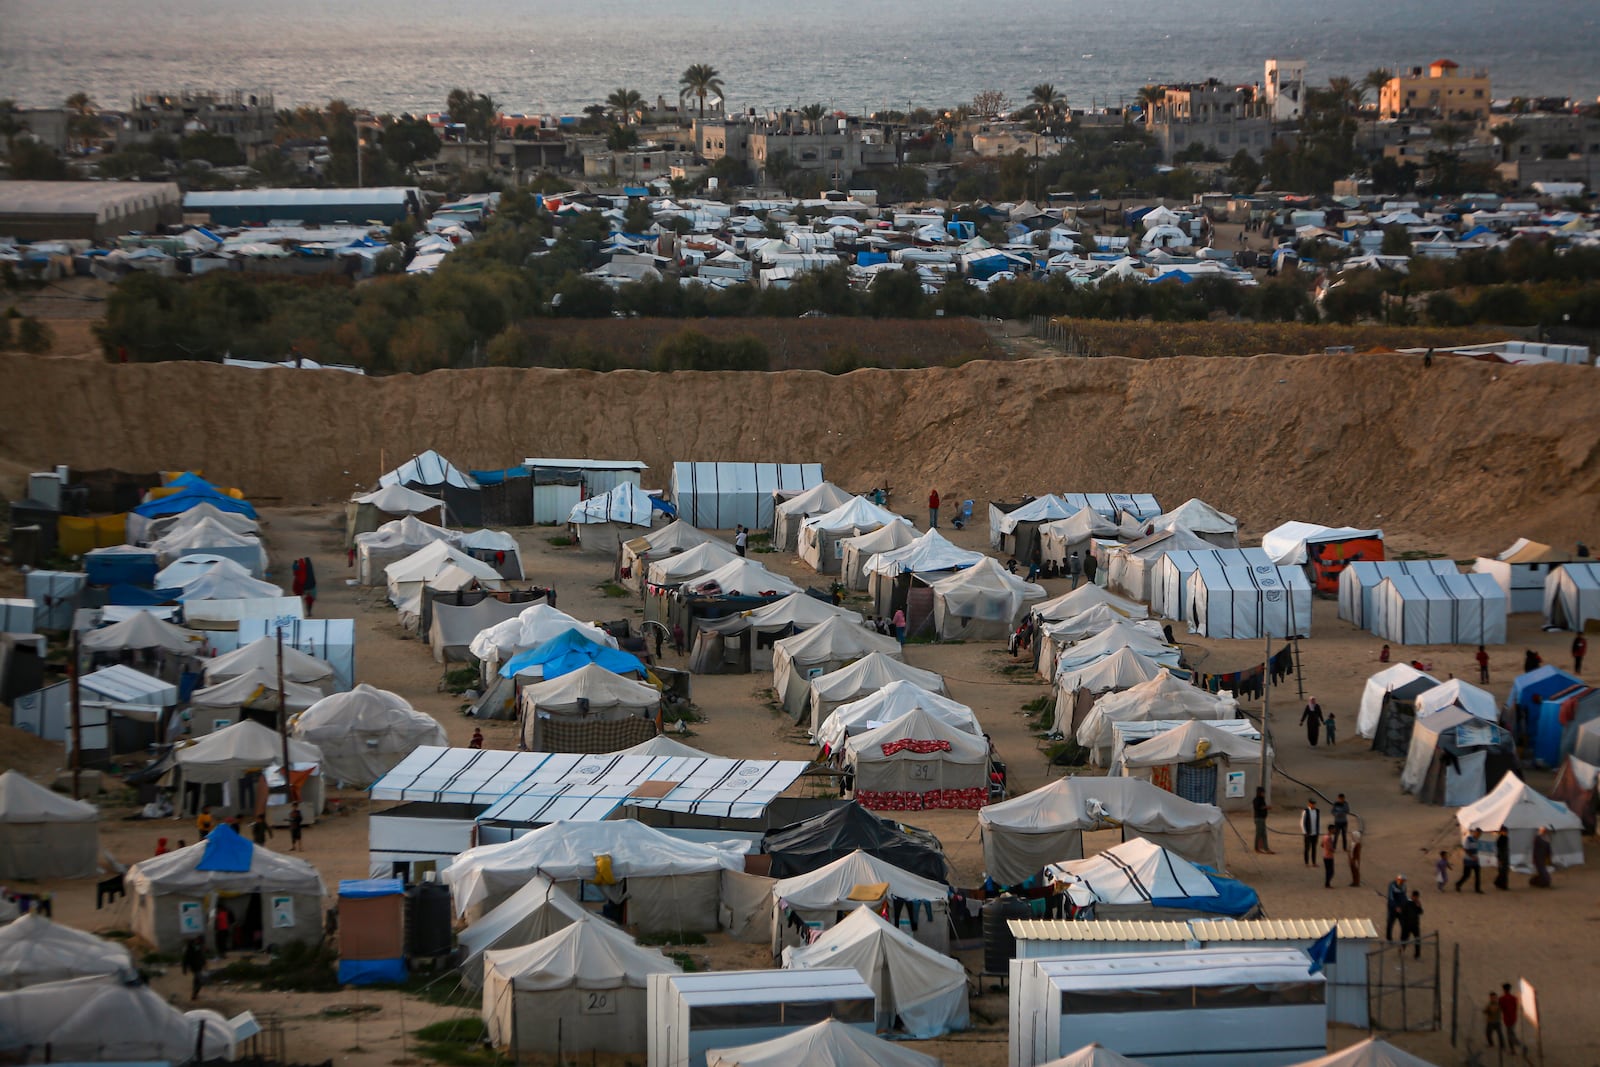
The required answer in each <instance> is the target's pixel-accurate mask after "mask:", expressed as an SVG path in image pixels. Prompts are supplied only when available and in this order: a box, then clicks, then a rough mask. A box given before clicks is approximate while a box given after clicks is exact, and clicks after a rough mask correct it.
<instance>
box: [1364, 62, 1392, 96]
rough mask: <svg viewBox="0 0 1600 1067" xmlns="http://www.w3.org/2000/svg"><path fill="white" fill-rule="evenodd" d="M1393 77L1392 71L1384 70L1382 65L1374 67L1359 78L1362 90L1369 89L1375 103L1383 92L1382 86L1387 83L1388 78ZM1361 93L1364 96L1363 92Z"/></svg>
mask: <svg viewBox="0 0 1600 1067" xmlns="http://www.w3.org/2000/svg"><path fill="white" fill-rule="evenodd" d="M1393 77H1394V72H1393V71H1391V70H1385V69H1384V68H1383V67H1374V68H1373V69H1371V70H1369V71H1367V75H1366V77H1364V78H1362V79H1361V88H1362V89H1363V90H1366V89H1371V90H1372V99H1373V102H1374V103H1376V102H1377V101H1378V98H1379V97H1380V96H1381V95H1382V94H1383V87H1384V86H1385V85H1388V84H1389V79H1390V78H1393ZM1362 95H1363V96H1365V95H1366V94H1365V92H1363V93H1362Z"/></svg>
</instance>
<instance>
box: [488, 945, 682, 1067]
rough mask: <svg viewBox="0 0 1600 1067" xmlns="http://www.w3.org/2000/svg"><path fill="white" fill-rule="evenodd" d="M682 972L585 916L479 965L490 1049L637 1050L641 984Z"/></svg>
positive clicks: (642, 1035) (643, 1037) (641, 1038)
mask: <svg viewBox="0 0 1600 1067" xmlns="http://www.w3.org/2000/svg"><path fill="white" fill-rule="evenodd" d="M680 970H681V968H680V967H679V966H678V965H677V964H676V963H674V962H672V961H671V960H669V959H667V957H665V956H663V955H662V954H661V950H660V949H656V948H645V947H644V946H643V945H640V944H639V943H638V942H637V941H635V940H634V939H633V938H632V937H630V936H628V934H627V933H626V932H625V931H623V930H621V929H619V928H617V927H615V926H613V925H611V924H610V923H608V922H604V921H602V920H600V919H591V918H589V917H588V916H584V917H582V918H580V919H578V920H576V921H574V922H572V923H570V924H568V925H567V926H564V927H562V928H561V929H560V930H557V931H555V932H554V933H552V934H549V935H547V936H546V937H544V938H541V939H540V940H538V941H535V942H533V943H532V944H530V945H523V946H521V947H520V948H505V949H491V950H489V951H488V952H486V953H484V961H483V1021H484V1023H485V1025H486V1026H487V1028H488V1032H487V1034H486V1036H487V1038H488V1041H489V1044H491V1045H493V1046H494V1047H496V1048H511V1049H512V1051H513V1055H515V1054H516V1053H519V1052H542V1053H560V1052H570V1051H572V1050H575V1049H583V1050H587V1051H591V1052H610V1053H641V1052H643V1051H644V1049H645V1046H646V1044H647V1034H646V1029H645V1025H646V1014H647V1013H646V1001H645V986H646V984H647V983H646V979H647V978H648V976H650V975H652V974H675V973H677V972H678V971H680Z"/></svg>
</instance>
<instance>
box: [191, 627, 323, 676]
mask: <svg viewBox="0 0 1600 1067" xmlns="http://www.w3.org/2000/svg"><path fill="white" fill-rule="evenodd" d="M257 668H259V669H261V670H265V671H272V672H276V671H277V670H278V639H277V637H276V635H272V634H269V635H267V636H265V637H258V638H256V639H255V640H254V641H251V642H250V643H249V644H246V645H240V646H239V647H238V648H236V649H234V650H233V651H232V652H224V653H223V654H222V655H220V656H217V657H215V658H214V659H209V660H207V661H206V664H205V679H206V682H207V683H208V684H212V685H214V684H216V683H218V682H222V681H226V680H227V679H229V678H235V677H237V676H239V675H241V674H248V673H249V672H250V671H252V670H255V669H257ZM283 677H284V680H285V681H289V682H300V683H302V684H309V683H311V682H321V681H324V680H326V679H329V678H332V677H333V665H332V664H331V663H328V662H327V661H326V660H320V659H317V657H315V656H312V655H308V654H307V653H304V652H301V651H300V650H299V649H298V648H295V647H294V645H292V644H289V643H288V642H284V645H283Z"/></svg>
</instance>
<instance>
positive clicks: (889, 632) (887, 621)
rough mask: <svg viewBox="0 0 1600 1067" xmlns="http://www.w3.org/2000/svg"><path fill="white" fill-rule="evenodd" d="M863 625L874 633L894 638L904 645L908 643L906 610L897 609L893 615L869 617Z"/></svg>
mask: <svg viewBox="0 0 1600 1067" xmlns="http://www.w3.org/2000/svg"><path fill="white" fill-rule="evenodd" d="M862 622H863V625H865V626H866V628H867V629H869V630H871V631H872V632H873V633H877V634H883V635H884V636H885V637H893V638H894V639H895V640H897V641H899V642H900V643H901V644H902V645H903V644H905V643H906V612H905V609H904V608H895V609H894V614H893V615H868V616H867V617H866V618H865V619H864V620H862Z"/></svg>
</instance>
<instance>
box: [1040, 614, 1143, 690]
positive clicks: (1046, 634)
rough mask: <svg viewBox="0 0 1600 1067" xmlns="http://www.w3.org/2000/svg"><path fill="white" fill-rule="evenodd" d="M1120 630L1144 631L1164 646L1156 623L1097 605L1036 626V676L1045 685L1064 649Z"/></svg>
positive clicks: (1054, 670)
mask: <svg viewBox="0 0 1600 1067" xmlns="http://www.w3.org/2000/svg"><path fill="white" fill-rule="evenodd" d="M1119 626H1131V627H1132V628H1133V629H1135V630H1142V631H1144V632H1145V633H1146V634H1148V635H1149V636H1150V637H1152V638H1154V639H1155V640H1157V641H1161V642H1162V643H1163V644H1165V643H1166V631H1164V630H1163V629H1162V627H1161V623H1159V622H1157V621H1156V620H1154V619H1129V618H1127V617H1126V616H1124V615H1121V614H1119V613H1118V612H1117V610H1116V609H1115V608H1113V607H1111V606H1110V605H1108V604H1096V605H1095V606H1094V607H1092V608H1090V609H1089V610H1088V611H1085V612H1082V613H1080V614H1078V615H1074V616H1072V618H1070V619H1062V620H1061V621H1060V622H1041V623H1039V626H1038V630H1037V632H1036V635H1035V637H1034V640H1035V641H1036V642H1038V656H1037V659H1038V662H1037V664H1036V666H1037V669H1038V671H1039V676H1040V677H1041V678H1044V679H1045V680H1047V681H1048V680H1049V679H1051V678H1054V677H1055V674H1056V662H1057V660H1058V659H1059V658H1060V655H1061V650H1062V649H1063V648H1066V647H1068V646H1070V645H1075V644H1079V643H1081V642H1083V641H1087V640H1089V639H1090V638H1093V637H1095V636H1097V635H1098V634H1101V633H1103V632H1105V631H1106V630H1116V629H1117V628H1118V627H1119Z"/></svg>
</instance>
